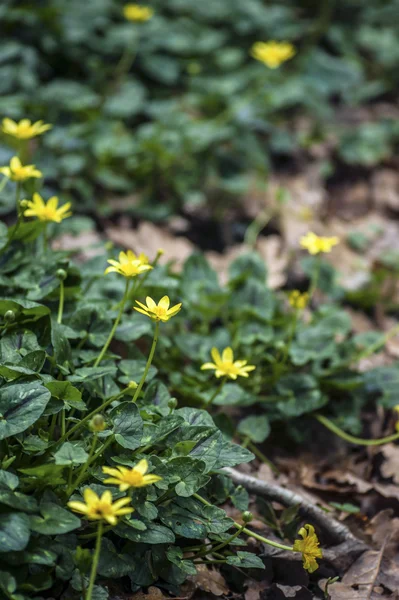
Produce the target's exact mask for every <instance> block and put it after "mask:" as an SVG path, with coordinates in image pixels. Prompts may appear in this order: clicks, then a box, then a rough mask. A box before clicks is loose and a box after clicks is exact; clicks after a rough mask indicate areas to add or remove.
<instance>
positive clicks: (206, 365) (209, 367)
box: [201, 362, 218, 371]
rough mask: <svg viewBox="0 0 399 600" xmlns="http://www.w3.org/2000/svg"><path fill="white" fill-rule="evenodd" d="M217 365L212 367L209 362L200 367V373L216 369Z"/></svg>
mask: <svg viewBox="0 0 399 600" xmlns="http://www.w3.org/2000/svg"><path fill="white" fill-rule="evenodd" d="M217 368H218V367H217V365H214V364H213V363H211V362H207V363H204V364H203V365H201V371H206V370H207V369H217Z"/></svg>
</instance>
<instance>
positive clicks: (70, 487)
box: [67, 433, 97, 498]
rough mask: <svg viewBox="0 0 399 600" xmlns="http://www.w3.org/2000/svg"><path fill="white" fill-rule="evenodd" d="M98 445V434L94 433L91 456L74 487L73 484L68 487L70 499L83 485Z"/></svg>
mask: <svg viewBox="0 0 399 600" xmlns="http://www.w3.org/2000/svg"><path fill="white" fill-rule="evenodd" d="M96 445H97V433H94V435H93V440H92V442H91V446H90V451H89V455H88V457H87V460H86V462H85V464H84V465H83V466H82V468H81V470H80V473H79V475H78V477H77V479H76V481H75V483H74V484H73V485H72V483H70V484H69V485H68V489H67V496H68V498H69V497H70V496H71V495H72V493H73V492H74V490H76V488H78V487H79V485H80V484H81V482H82V481H83V479H84V475H85V473H86V471H87V468H88V465H89V464H90V461H91V459H92V456H93V454H94V451H95V449H96Z"/></svg>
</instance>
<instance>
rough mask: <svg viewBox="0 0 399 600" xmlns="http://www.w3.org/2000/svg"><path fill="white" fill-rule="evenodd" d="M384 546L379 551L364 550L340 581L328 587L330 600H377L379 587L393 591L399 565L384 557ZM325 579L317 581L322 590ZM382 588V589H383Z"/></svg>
mask: <svg viewBox="0 0 399 600" xmlns="http://www.w3.org/2000/svg"><path fill="white" fill-rule="evenodd" d="M384 549H385V548H384V546H383V547H382V548H381V550H379V551H375V550H369V551H367V552H364V553H363V554H362V555H361V556H360V557H359V558H358V559H357V561H356V562H355V563H354V564H353V565H352V566H351V567H350V569H349V570H348V571H347V572H346V573H345V575H344V576H343V578H342V581H340V582H337V583H334V584H331V585H330V586H329V588H328V591H329V594H330V599H331V600H377V599H380V598H381V591H382V590H381V587H380V586H383V588H386V589H388V590H390V591H391V592H395V591H397V590H398V589H399V567H398V565H397V564H396V563H394V562H393V561H392V560H389V559H387V558H385V557H384V556H383V555H384ZM325 585H326V580H325V579H324V580H322V581H320V582H319V586H320V588H321V589H322V590H324V589H325ZM383 588H382V589H383Z"/></svg>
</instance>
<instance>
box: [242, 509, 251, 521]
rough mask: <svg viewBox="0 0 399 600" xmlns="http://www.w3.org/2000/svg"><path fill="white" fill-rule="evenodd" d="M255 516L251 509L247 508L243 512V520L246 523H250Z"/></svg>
mask: <svg viewBox="0 0 399 600" xmlns="http://www.w3.org/2000/svg"><path fill="white" fill-rule="evenodd" d="M253 518H254V516H253V514H252V513H251V512H249V510H245V511H244V512H243V513H242V520H243V521H244V523H249V522H250V521H252V519H253Z"/></svg>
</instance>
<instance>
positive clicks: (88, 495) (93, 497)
mask: <svg viewBox="0 0 399 600" xmlns="http://www.w3.org/2000/svg"><path fill="white" fill-rule="evenodd" d="M83 498H84V499H85V502H86V504H87V505H90V504H93V503H94V502H98V500H99V497H98V496H97V494H96V493H95V492H94V491H93V490H92V489H90V488H85V490H84V492H83Z"/></svg>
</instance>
